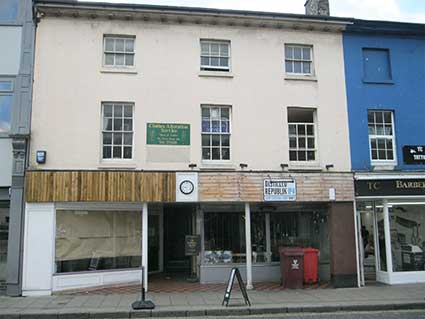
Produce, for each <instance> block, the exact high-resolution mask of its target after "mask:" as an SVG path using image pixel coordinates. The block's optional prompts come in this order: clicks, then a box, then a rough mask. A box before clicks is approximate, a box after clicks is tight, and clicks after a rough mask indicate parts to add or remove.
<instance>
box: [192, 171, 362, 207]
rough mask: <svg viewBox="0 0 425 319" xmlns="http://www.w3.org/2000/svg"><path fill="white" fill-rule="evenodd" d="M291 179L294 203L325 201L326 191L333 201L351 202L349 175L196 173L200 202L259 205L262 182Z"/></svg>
mask: <svg viewBox="0 0 425 319" xmlns="http://www.w3.org/2000/svg"><path fill="white" fill-rule="evenodd" d="M286 178H289V179H294V180H295V183H296V188H297V199H296V201H297V202H327V201H329V188H335V190H336V200H337V201H350V202H351V201H353V200H354V182H353V174H351V173H291V174H288V173H249V172H248V173H239V172H238V173H230V172H229V173H203V174H199V190H200V192H199V197H200V201H203V202H205V201H210V202H214V201H217V199H219V201H227V202H235V201H236V202H262V201H263V200H264V198H263V182H264V180H265V179H286Z"/></svg>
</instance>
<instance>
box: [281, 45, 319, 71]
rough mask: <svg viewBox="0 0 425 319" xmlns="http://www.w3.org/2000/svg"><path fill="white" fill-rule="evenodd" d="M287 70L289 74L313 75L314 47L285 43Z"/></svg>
mask: <svg viewBox="0 0 425 319" xmlns="http://www.w3.org/2000/svg"><path fill="white" fill-rule="evenodd" d="M285 70H286V73H287V74H294V75H313V47H312V46H310V45H298V44H285Z"/></svg>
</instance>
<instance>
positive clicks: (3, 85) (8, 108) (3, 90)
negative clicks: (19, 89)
mask: <svg viewBox="0 0 425 319" xmlns="http://www.w3.org/2000/svg"><path fill="white" fill-rule="evenodd" d="M12 103H13V81H11V80H0V135H1V134H2V133H8V132H9V131H10V121H11V117H12Z"/></svg>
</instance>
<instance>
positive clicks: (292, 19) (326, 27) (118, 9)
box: [36, 2, 352, 32]
mask: <svg viewBox="0 0 425 319" xmlns="http://www.w3.org/2000/svg"><path fill="white" fill-rule="evenodd" d="M36 8H37V17H38V18H43V17H46V16H47V17H48V16H52V17H73V18H86V19H106V20H124V21H132V20H140V21H145V22H160V23H170V24H183V23H188V24H205V25H224V26H228V27H232V26H241V27H251V28H252V27H253V28H273V29H276V28H277V29H291V30H300V31H319V32H342V31H344V30H345V29H346V26H347V25H350V24H352V22H350V21H348V19H347V20H344V19H341V18H339V19H338V18H335V19H333V18H332V17H331V18H326V19H314V18H311V17H308V16H304V15H295V14H294V15H291V14H288V15H285V14H275V13H264V12H255V11H236V10H217V9H215V10H214V9H211V10H208V9H205V10H204V9H203V8H201V9H200V10H199V8H194V9H191V8H184V7H179V8H178V9H179V10H178V11H177V10H176V9H173V8H174V7H169V8H166V7H165V6H158V7H157V6H149V7H147V6H137V5H135V6H132V7H131V8H129V7H123V6H117V5H115V6H110V5H108V6H103V7H102V6H101V4H100V5H99V4H96V3H94V4H93V3H83V4H82V3H78V4H77V3H73V4H71V3H68V4H67V3H66V2H64V3H54V2H53V3H48V2H45V3H38V4H37V5H36ZM196 9H198V10H199V11H196ZM200 11H202V12H200ZM208 11H211V12H208Z"/></svg>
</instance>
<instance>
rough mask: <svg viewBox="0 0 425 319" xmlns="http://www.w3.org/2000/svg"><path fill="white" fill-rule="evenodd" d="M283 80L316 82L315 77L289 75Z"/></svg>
mask: <svg viewBox="0 0 425 319" xmlns="http://www.w3.org/2000/svg"><path fill="white" fill-rule="evenodd" d="M285 80H289V81H291V80H293V81H311V82H317V77H315V76H313V75H289V74H286V75H285Z"/></svg>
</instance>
